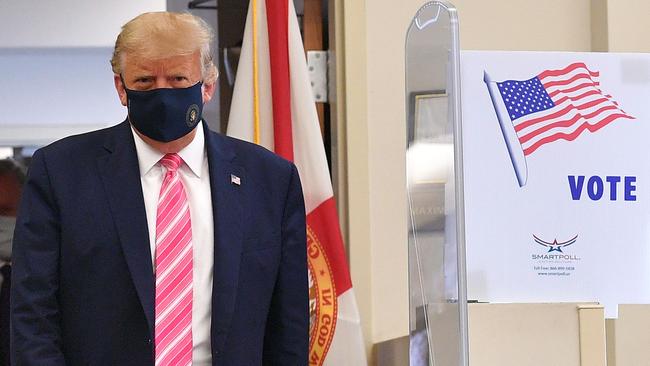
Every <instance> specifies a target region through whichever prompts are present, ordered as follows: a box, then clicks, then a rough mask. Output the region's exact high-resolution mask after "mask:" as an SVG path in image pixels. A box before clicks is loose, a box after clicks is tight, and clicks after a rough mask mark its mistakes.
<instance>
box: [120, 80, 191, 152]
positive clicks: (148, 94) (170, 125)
mask: <svg viewBox="0 0 650 366" xmlns="http://www.w3.org/2000/svg"><path fill="white" fill-rule="evenodd" d="M122 84H124V82H122ZM202 85H203V83H202V82H200V81H199V82H198V83H196V84H194V85H193V86H190V87H189V88H163V89H154V90H146V91H139V90H131V89H127V88H126V86H125V87H124V90H126V97H127V100H128V108H129V121H130V122H131V125H133V127H134V128H135V129H136V130H138V132H140V133H141V134H143V135H145V136H147V137H149V138H151V139H153V140H156V141H160V142H169V141H174V140H176V139H178V138H181V137H183V136H185V135H187V134H188V133H190V132H192V130H194V128H195V127H196V126H197V124H198V123H199V121H200V120H201V113H202V112H203V95H202V93H201V86H202Z"/></svg>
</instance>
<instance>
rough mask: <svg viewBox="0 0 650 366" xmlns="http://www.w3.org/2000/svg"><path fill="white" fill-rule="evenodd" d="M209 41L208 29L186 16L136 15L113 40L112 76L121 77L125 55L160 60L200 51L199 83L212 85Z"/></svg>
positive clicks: (213, 69)
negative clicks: (201, 80)
mask: <svg viewBox="0 0 650 366" xmlns="http://www.w3.org/2000/svg"><path fill="white" fill-rule="evenodd" d="M213 38H214V32H213V31H212V28H210V26H209V25H208V24H207V23H206V22H205V21H204V20H203V19H201V18H199V17H197V16H194V15H192V14H189V13H171V12H153V13H144V14H140V15H138V16H137V17H135V18H133V19H131V20H130V21H129V22H128V23H126V24H124V25H123V26H122V31H121V32H120V34H119V35H118V36H117V39H116V40H115V49H114V50H113V57H112V58H111V66H112V68H113V72H114V73H115V74H121V73H122V62H123V60H124V55H125V54H129V55H137V56H141V57H144V58H148V59H161V58H166V57H171V56H180V55H190V54H193V53H194V52H196V51H200V53H201V72H202V74H203V81H204V83H206V84H212V83H214V82H215V81H216V79H217V68H216V67H215V66H214V62H213V61H212V51H211V44H212V39H213Z"/></svg>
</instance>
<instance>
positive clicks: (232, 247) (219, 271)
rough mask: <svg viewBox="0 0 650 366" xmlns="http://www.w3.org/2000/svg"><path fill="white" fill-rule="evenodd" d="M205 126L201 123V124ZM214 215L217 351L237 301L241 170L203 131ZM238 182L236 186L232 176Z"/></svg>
mask: <svg viewBox="0 0 650 366" xmlns="http://www.w3.org/2000/svg"><path fill="white" fill-rule="evenodd" d="M204 124H205V123H204ZM205 136H206V137H205V140H206V149H207V153H208V164H209V168H210V189H211V191H212V210H213V216H214V240H215V245H214V271H213V272H214V277H213V288H212V348H213V350H221V349H222V348H223V345H224V342H225V339H226V335H227V334H228V330H229V328H230V324H231V320H232V316H233V313H234V310H235V303H236V301H237V285H238V281H239V263H240V257H241V251H242V243H243V232H242V219H243V207H242V186H243V185H244V184H246V178H245V176H244V173H245V172H244V169H243V168H242V167H241V166H239V165H237V164H236V163H235V162H234V160H235V154H234V152H233V151H232V148H231V147H230V146H229V144H228V141H227V140H226V139H225V138H224V137H223V136H219V135H217V134H216V133H214V132H211V131H209V130H208V129H207V127H206V130H205ZM232 176H234V177H238V178H239V179H240V185H239V184H235V183H234V182H233V177H232Z"/></svg>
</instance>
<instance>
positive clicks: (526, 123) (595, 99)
mask: <svg viewBox="0 0 650 366" xmlns="http://www.w3.org/2000/svg"><path fill="white" fill-rule="evenodd" d="M599 76H600V73H599V72H598V71H591V70H589V68H587V66H586V65H585V64H584V63H582V62H576V63H573V64H571V65H569V66H567V67H565V68H564V69H561V70H545V71H542V72H541V73H540V74H539V75H537V76H535V77H533V78H531V79H528V80H523V81H519V80H506V81H503V82H497V83H496V85H497V87H498V90H499V94H500V96H501V98H502V99H503V102H504V104H505V106H506V108H507V112H508V116H509V118H510V120H511V121H512V123H513V125H514V127H515V131H516V132H517V136H518V137H519V142H520V143H521V147H522V148H523V150H524V155H530V154H532V153H533V152H535V150H537V149H539V148H540V147H541V146H543V145H545V144H547V143H550V142H553V141H557V140H560V139H562V140H567V141H573V140H575V139H576V138H577V137H578V136H579V135H580V134H582V133H583V132H585V131H589V132H596V131H598V130H599V129H601V128H603V127H605V126H606V125H608V124H609V123H610V122H613V121H615V120H617V119H619V118H627V119H633V118H634V117H632V116H630V115H628V114H627V113H625V111H623V110H622V109H621V108H620V106H619V105H618V103H617V102H616V101H615V100H614V99H613V98H612V96H611V95H609V94H605V93H604V92H603V91H602V90H601V89H600V81H599Z"/></svg>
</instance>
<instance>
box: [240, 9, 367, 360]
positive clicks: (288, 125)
mask: <svg viewBox="0 0 650 366" xmlns="http://www.w3.org/2000/svg"><path fill="white" fill-rule="evenodd" d="M228 135H230V136H234V137H237V138H240V139H244V140H248V141H252V142H255V143H257V144H260V145H262V146H264V147H266V148H268V149H269V150H273V151H275V152H276V153H277V154H279V155H281V156H283V157H284V158H286V159H288V160H291V161H293V162H294V163H295V164H296V166H297V167H298V171H299V173H300V179H301V181H302V189H303V192H304V195H305V208H306V210H307V257H308V260H309V263H308V266H309V286H310V290H309V296H310V301H309V304H310V339H309V342H310V343H309V364H310V365H354V366H357V365H366V364H367V361H366V355H365V347H364V342H363V337H362V334H361V325H360V321H359V312H358V309H357V304H356V300H355V297H354V293H353V291H352V282H351V281H350V273H349V271H348V265H347V261H346V258H345V252H344V249H343V241H342V239H341V231H340V228H339V223H338V217H337V213H336V203H335V202H334V197H333V196H334V195H333V191H332V183H331V181H330V175H329V170H328V168H327V160H326V157H325V149H324V146H323V140H322V138H321V135H320V128H319V124H318V116H317V114H316V106H315V103H314V97H313V95H312V91H311V86H310V81H309V78H308V74H307V63H306V60H305V54H304V48H303V45H302V39H301V38H300V31H299V28H298V22H297V18H296V14H295V10H294V8H293V2H291V1H288V0H251V2H250V5H249V7H248V17H247V19H246V29H245V31H244V42H243V45H242V51H241V56H240V60H239V66H238V69H237V78H236V82H235V89H234V93H233V100H232V106H231V111H230V120H229V123H228Z"/></svg>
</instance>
